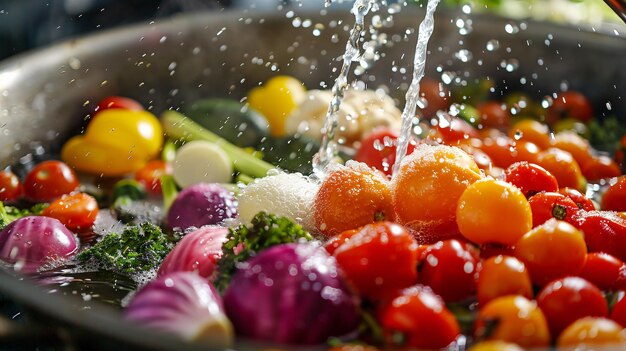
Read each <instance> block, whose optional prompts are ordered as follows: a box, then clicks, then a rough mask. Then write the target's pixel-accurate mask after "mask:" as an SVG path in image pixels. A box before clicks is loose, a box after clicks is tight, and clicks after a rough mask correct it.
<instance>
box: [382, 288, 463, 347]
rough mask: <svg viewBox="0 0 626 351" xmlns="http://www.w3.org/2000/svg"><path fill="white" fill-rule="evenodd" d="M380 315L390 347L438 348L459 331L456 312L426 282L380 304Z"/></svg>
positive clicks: (447, 342) (450, 340) (449, 340)
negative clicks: (448, 307)
mask: <svg viewBox="0 0 626 351" xmlns="http://www.w3.org/2000/svg"><path fill="white" fill-rule="evenodd" d="M378 316H379V321H380V324H381V327H382V329H383V335H384V336H385V339H386V342H387V344H388V348H393V349H396V348H400V349H420V350H439V349H442V348H444V347H446V346H447V345H449V344H450V343H452V342H453V341H454V340H455V339H456V338H457V337H458V336H459V334H460V327H459V324H458V322H457V321H456V318H454V315H453V314H452V313H451V312H450V311H448V309H447V308H446V305H445V303H444V302H443V300H442V299H441V298H440V297H439V296H437V295H435V293H433V292H432V290H431V289H430V288H428V287H426V286H421V285H417V286H413V287H411V288H407V289H404V290H402V292H401V293H400V294H399V295H398V296H396V297H395V298H393V299H391V300H390V301H388V302H387V303H385V304H383V305H382V306H381V308H380V310H379V313H378ZM398 336H401V337H398Z"/></svg>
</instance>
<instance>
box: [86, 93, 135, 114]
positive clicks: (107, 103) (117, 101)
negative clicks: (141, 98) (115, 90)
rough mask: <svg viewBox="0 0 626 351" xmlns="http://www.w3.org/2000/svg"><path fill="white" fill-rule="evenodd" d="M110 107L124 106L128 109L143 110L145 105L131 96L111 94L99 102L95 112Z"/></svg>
mask: <svg viewBox="0 0 626 351" xmlns="http://www.w3.org/2000/svg"><path fill="white" fill-rule="evenodd" d="M110 108H123V109H127V110H133V111H143V110H144V108H143V106H142V105H141V104H140V103H139V102H137V101H135V100H133V99H130V98H127V97H122V96H109V97H106V98H104V99H102V101H100V102H99V103H98V106H97V107H96V110H95V112H96V113H98V112H99V111H102V110H107V109H110Z"/></svg>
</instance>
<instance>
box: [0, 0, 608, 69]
mask: <svg viewBox="0 0 626 351" xmlns="http://www.w3.org/2000/svg"><path fill="white" fill-rule="evenodd" d="M336 2H342V1H336ZM387 2H397V0H388V1H387ZM423 2H425V0H410V3H411V4H412V5H415V6H421V5H423ZM442 2H443V3H444V6H447V7H451V8H455V7H460V6H461V5H463V4H470V5H471V6H473V7H474V9H475V11H476V12H481V11H483V12H485V11H488V12H496V13H499V14H502V15H504V16H508V17H512V18H518V19H519V18H534V19H538V20H549V21H556V22H562V23H568V24H573V25H580V24H584V25H588V26H601V25H603V24H604V23H607V22H608V23H620V20H619V18H618V17H617V16H616V15H615V14H614V13H612V11H611V10H610V9H609V8H608V6H606V5H605V4H604V2H603V1H602V0H470V1H468V0H442ZM343 3H344V5H346V4H349V3H351V1H348V0H346V1H343ZM341 5H342V4H338V5H334V6H341ZM277 6H292V7H298V8H322V7H323V6H324V0H160V1H158V0H48V1H45V0H0V60H1V59H3V58H6V57H9V56H12V55H15V54H17V53H20V52H23V51H26V50H29V49H32V48H35V47H39V46H43V45H47V44H50V43H53V42H56V41H60V40H63V39H67V38H70V37H74V36H77V35H80V34H83V33H88V32H93V31H98V30H104V29H107V28H111V27H115V26H120V25H124V24H129V23H134V22H145V21H151V20H158V19H160V18H164V17H169V16H172V15H176V14H179V13H185V12H198V11H219V10H223V9H227V8H247V9H251V10H254V9H261V8H262V9H272V8H276V7H277Z"/></svg>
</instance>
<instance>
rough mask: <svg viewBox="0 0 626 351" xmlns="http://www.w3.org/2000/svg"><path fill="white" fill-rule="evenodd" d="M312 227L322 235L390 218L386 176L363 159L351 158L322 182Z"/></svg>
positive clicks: (389, 200)
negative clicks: (354, 160) (370, 166)
mask: <svg viewBox="0 0 626 351" xmlns="http://www.w3.org/2000/svg"><path fill="white" fill-rule="evenodd" d="M313 215H314V218H315V226H316V228H317V229H318V230H319V231H320V232H321V233H322V234H324V235H325V236H327V237H330V236H332V235H336V234H339V233H341V232H343V231H346V230H349V229H355V228H358V227H362V226H364V225H366V224H369V223H373V222H378V221H383V220H391V219H393V207H392V205H391V194H390V192H389V185H388V182H387V179H386V178H385V176H384V175H383V174H382V173H379V172H378V171H376V170H373V169H371V168H369V167H368V166H367V165H366V164H364V163H357V162H353V163H352V162H351V163H349V166H347V167H346V166H341V167H339V168H337V170H335V171H334V172H332V173H331V174H330V175H329V176H328V177H327V178H326V179H325V180H324V182H323V183H322V185H321V187H320V189H319V191H318V193H317V195H316V198H315V206H314V214H313Z"/></svg>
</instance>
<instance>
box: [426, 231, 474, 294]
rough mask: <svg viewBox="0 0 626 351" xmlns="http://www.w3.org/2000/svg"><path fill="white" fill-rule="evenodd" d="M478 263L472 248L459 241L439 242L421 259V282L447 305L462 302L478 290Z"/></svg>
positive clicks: (431, 246) (429, 248)
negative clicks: (447, 303)
mask: <svg viewBox="0 0 626 351" xmlns="http://www.w3.org/2000/svg"><path fill="white" fill-rule="evenodd" d="M479 261H480V259H479V254H478V252H477V250H476V249H474V248H473V247H472V246H471V245H469V244H467V243H462V242H460V241H459V240H456V239H452V240H446V241H439V242H437V243H435V244H432V245H430V246H429V247H428V248H427V249H426V250H424V252H423V253H422V256H421V257H420V266H419V282H420V283H421V284H424V285H428V286H430V287H431V288H432V289H433V291H434V292H435V293H436V294H438V295H440V296H441V297H442V298H443V299H444V300H445V301H446V302H454V301H459V300H463V299H465V298H467V297H469V296H471V295H472V294H473V293H474V292H475V291H476V278H477V271H478V264H479Z"/></svg>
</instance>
